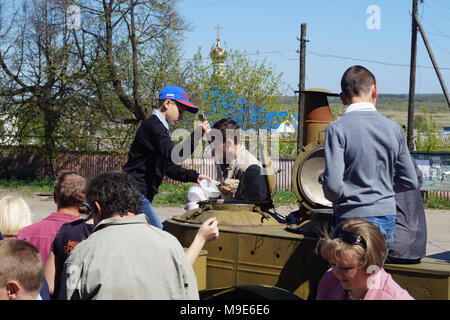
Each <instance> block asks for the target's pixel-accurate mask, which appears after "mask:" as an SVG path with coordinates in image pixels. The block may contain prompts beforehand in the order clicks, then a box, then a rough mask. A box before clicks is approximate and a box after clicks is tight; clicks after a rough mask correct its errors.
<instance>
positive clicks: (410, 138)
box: [406, 0, 418, 151]
mask: <svg viewBox="0 0 450 320" xmlns="http://www.w3.org/2000/svg"><path fill="white" fill-rule="evenodd" d="M417 4H418V0H413V5H412V30H411V62H410V71H409V99H408V132H407V139H406V140H407V142H408V149H409V151H413V150H414V140H415V137H414V96H415V91H416V56H417V22H416V18H415V16H416V14H417Z"/></svg>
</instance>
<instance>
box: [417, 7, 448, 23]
mask: <svg viewBox="0 0 450 320" xmlns="http://www.w3.org/2000/svg"><path fill="white" fill-rule="evenodd" d="M423 4H424V5H425V6H427V7H428V8H430V9H431V10H433V11H434V12H436V13H437V14H438V15H440V16H441V17H442V18H444V19H445V20H446V21H449V20H450V18H449V17H446V16H445V15H443V14H442V13H441V12H440V11H439V10H437V9H435V8H433V7H431V6H430V5H429V4H428V3H426V2H424V3H423Z"/></svg>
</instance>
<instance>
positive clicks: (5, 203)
mask: <svg viewBox="0 0 450 320" xmlns="http://www.w3.org/2000/svg"><path fill="white" fill-rule="evenodd" d="M31 223H32V221H31V212H30V208H29V207H28V205H27V203H26V202H25V200H23V199H22V198H21V197H18V196H5V197H3V198H2V199H1V200H0V232H1V233H2V235H3V237H5V238H15V237H16V236H17V234H18V233H19V231H20V229H22V228H24V227H27V226H29V225H30V224H31Z"/></svg>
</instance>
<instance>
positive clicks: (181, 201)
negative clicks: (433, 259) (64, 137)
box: [0, 178, 450, 210]
mask: <svg viewBox="0 0 450 320" xmlns="http://www.w3.org/2000/svg"><path fill="white" fill-rule="evenodd" d="M54 181H55V178H43V179H34V180H17V179H0V193H11V192H12V193H18V194H20V195H23V196H27V197H32V196H35V195H36V194H38V193H50V194H53V184H54ZM195 185H196V184H194V183H187V184H183V185H179V186H176V185H171V184H162V185H161V186H160V187H159V191H158V194H157V195H156V196H155V197H154V198H153V201H152V205H155V206H166V207H169V206H180V205H183V206H184V205H185V204H186V201H187V192H188V190H189V188H190V187H191V186H195ZM273 200H274V205H275V207H278V206H289V205H297V204H298V200H297V197H296V196H295V193H294V192H292V191H290V190H275V194H274V197H273ZM423 205H424V207H425V208H426V209H441V210H450V200H448V199H446V198H443V197H437V196H435V195H434V194H430V195H428V196H427V197H425V198H424V199H423Z"/></svg>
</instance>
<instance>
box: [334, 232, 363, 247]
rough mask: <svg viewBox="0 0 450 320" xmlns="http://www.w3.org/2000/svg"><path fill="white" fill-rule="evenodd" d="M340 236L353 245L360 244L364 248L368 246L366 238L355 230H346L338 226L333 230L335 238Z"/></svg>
mask: <svg viewBox="0 0 450 320" xmlns="http://www.w3.org/2000/svg"><path fill="white" fill-rule="evenodd" d="M336 238H339V239H341V240H342V241H344V242H345V243H348V244H351V245H359V246H361V247H363V248H364V249H366V248H367V244H366V240H364V239H363V238H362V237H361V236H360V235H357V234H356V233H354V232H350V231H344V230H342V229H341V228H336V229H335V230H334V232H333V239H336Z"/></svg>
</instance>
